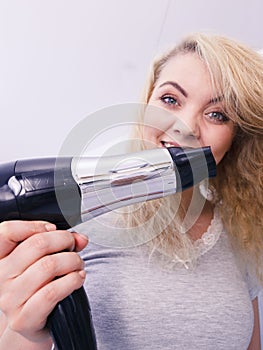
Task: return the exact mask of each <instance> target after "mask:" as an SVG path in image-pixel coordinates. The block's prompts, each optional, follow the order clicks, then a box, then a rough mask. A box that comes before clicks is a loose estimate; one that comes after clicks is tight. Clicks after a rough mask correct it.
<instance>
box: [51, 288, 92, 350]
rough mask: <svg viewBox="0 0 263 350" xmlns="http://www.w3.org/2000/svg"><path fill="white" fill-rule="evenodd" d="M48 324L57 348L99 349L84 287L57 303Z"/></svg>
mask: <svg viewBox="0 0 263 350" xmlns="http://www.w3.org/2000/svg"><path fill="white" fill-rule="evenodd" d="M47 325H48V328H49V329H50V333H51V336H52V338H53V341H54V344H55V346H56V349H58V350H84V349H85V350H97V343H96V337H95V331H94V327H93V322H92V315H91V310H90V305H89V301H88V297H87V295H86V292H85V290H84V288H83V287H81V288H80V289H78V290H75V291H74V292H73V293H72V294H70V295H69V296H68V297H66V298H65V299H63V300H62V301H60V302H59V303H58V304H57V305H56V307H55V309H54V310H53V311H52V313H51V314H50V315H49V318H48V323H47Z"/></svg>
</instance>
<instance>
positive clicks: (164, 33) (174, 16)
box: [0, 0, 263, 162]
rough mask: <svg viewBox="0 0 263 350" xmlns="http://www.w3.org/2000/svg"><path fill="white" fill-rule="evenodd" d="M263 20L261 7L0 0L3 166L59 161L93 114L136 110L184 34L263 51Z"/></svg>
mask: <svg viewBox="0 0 263 350" xmlns="http://www.w3.org/2000/svg"><path fill="white" fill-rule="evenodd" d="M262 13H263V1H262V0H251V1H249V2H247V1H244V0H231V1H229V0H220V1H218V0H216V1H207V0H181V1H179V0H178V1H177V0H132V1H128V0H96V1H90V0H75V1H73V0H45V1H41V0H0V118H1V124H0V128H1V137H0V150H1V151H0V162H1V161H7V160H9V159H17V158H25V157H34V156H45V155H56V154H57V152H58V150H59V149H60V146H61V144H62V142H63V140H64V138H65V137H66V135H67V134H68V133H69V131H70V130H71V129H72V127H73V126H74V125H76V124H77V123H78V122H79V121H80V120H82V118H84V117H85V116H87V115H89V114H90V113H91V112H94V111H97V110H98V109H100V108H103V107H106V106H110V105H113V104H118V103H122V102H137V101H138V99H139V96H140V93H141V90H142V86H143V83H144V80H145V76H146V72H147V69H148V65H149V62H150V61H151V59H152V57H153V56H154V55H155V54H156V53H158V52H160V51H161V50H162V49H164V48H167V47H168V46H170V45H171V44H172V43H174V42H176V41H178V40H179V39H180V38H181V37H182V35H184V34H186V33H189V32H192V31H199V30H202V31H212V32H216V33H219V34H227V35H229V36H232V37H234V38H237V39H239V40H241V41H244V42H245V43H247V44H249V45H251V46H252V47H254V48H262V47H263V35H262ZM98 123H103V121H101V120H98Z"/></svg>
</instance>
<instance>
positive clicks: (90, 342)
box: [0, 147, 216, 350]
mask: <svg viewBox="0 0 263 350" xmlns="http://www.w3.org/2000/svg"><path fill="white" fill-rule="evenodd" d="M214 176H216V164H215V160H214V157H213V155H212V153H211V149H210V147H202V148H196V149H190V148H189V149H182V148H179V147H170V148H157V149H151V150H145V151H141V152H136V153H130V154H124V155H117V156H107V157H82V158H76V157H68V158H67V157H65V158H63V157H61V158H40V159H28V160H18V161H15V162H10V163H4V164H0V221H6V220H15V219H19V220H47V221H50V222H53V223H54V224H56V225H57V228H58V229H68V228H71V227H73V226H75V225H77V224H79V223H82V222H85V221H87V220H89V219H92V218H94V217H95V216H98V215H101V214H103V213H106V212H108V211H111V210H114V209H116V208H119V207H122V206H126V205H130V204H133V203H136V202H142V201H146V200H151V199H155V198H159V197H163V196H166V195H169V194H172V193H175V192H178V191H183V190H185V189H187V188H189V187H192V186H193V185H195V184H197V183H199V182H200V181H202V180H203V179H205V178H210V177H214ZM142 181H143V182H144V183H147V186H141V182H142ZM146 189H147V190H146ZM47 326H48V327H49V329H50V332H51V336H52V338H53V341H54V344H55V347H56V349H57V350H96V349H97V345H96V336H95V330H94V326H93V322H92V315H91V308H90V305H89V301H88V298H87V295H86V293H85V291H84V288H83V287H81V288H80V289H78V290H76V291H74V292H73V293H72V294H71V295H69V296H68V297H66V298H65V299H63V300H62V301H60V302H59V303H58V304H57V305H56V307H55V308H54V310H53V311H52V313H51V314H50V316H49V318H48V323H47Z"/></svg>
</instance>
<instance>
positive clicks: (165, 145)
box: [161, 141, 182, 148]
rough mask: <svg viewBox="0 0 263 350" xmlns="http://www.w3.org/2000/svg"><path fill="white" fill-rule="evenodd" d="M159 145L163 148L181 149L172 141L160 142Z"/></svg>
mask: <svg viewBox="0 0 263 350" xmlns="http://www.w3.org/2000/svg"><path fill="white" fill-rule="evenodd" d="M161 144H162V145H163V147H165V148H169V147H180V148H182V146H181V145H179V144H178V143H176V142H172V141H161Z"/></svg>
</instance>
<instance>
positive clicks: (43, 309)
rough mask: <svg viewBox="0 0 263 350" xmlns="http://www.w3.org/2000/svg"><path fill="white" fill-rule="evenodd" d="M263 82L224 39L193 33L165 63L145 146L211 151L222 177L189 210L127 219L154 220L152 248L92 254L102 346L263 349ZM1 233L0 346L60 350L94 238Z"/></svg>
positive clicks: (184, 201) (251, 57)
mask: <svg viewBox="0 0 263 350" xmlns="http://www.w3.org/2000/svg"><path fill="white" fill-rule="evenodd" d="M262 80H263V60H262V58H261V57H260V55H258V54H257V53H255V52H253V51H252V50H250V49H248V48H246V47H244V46H242V45H239V44H238V43H236V42H234V41H231V40H229V39H226V38H222V37H217V36H206V35H193V36H192V37H189V38H187V39H185V40H184V41H183V42H182V43H181V44H180V45H178V46H177V47H176V48H174V49H172V50H171V51H169V52H168V53H167V54H165V55H164V56H162V57H161V58H159V59H158V60H156V61H155V62H154V64H153V69H152V72H151V75H150V79H149V82H148V85H147V87H146V93H145V99H144V101H143V102H145V103H146V108H145V111H144V120H143V127H140V128H139V130H138V133H139V134H138V135H139V137H141V139H142V144H143V147H146V148H148V147H169V146H171V145H172V146H181V147H199V146H211V148H212V152H213V154H214V157H215V160H216V163H217V168H218V175H217V177H216V178H215V180H213V181H211V183H210V184H209V188H206V186H203V184H202V185H201V186H196V188H193V189H189V190H187V191H185V192H183V193H182V195H181V196H180V202H179V204H178V198H177V197H178V196H176V195H175V196H170V197H167V198H165V199H164V200H162V201H161V200H158V201H154V202H148V203H146V204H144V205H141V206H139V209H137V208H135V209H136V210H134V212H132V213H131V212H129V213H127V214H123V215H126V216H127V220H126V221H127V222H128V223H129V227H133V228H134V230H135V228H136V227H137V225H138V224H139V223H141V222H143V221H147V220H149V217H154V225H153V227H154V229H155V230H156V232H157V234H156V235H154V238H153V239H152V240H151V241H150V242H148V243H147V244H144V245H141V246H138V247H134V248H125V249H121V250H120V249H115V248H114V247H101V246H99V245H96V244H94V243H90V244H89V245H88V247H87V248H86V249H84V250H83V251H82V253H81V257H82V258H83V260H84V261H85V262H86V268H85V271H87V278H86V287H87V293H88V295H89V299H90V303H91V305H92V311H93V319H94V326H95V331H96V335H97V340H98V349H100V350H103V349H113V348H114V349H124V348H126V349H133V350H134V349H162V350H163V349H167V350H168V349H187V350H189V349H250V350H251V349H260V340H259V317H258V309H257V308H258V305H257V296H258V293H259V290H260V277H261V273H262V268H261V266H260V254H262V248H263V239H262V235H261V233H262V221H263V219H262V218H261V215H260V213H261V212H262V202H263V201H262V199H263V198H262V193H263V191H262V180H263V173H262V159H263V156H262V153H263V149H262V130H263V105H262V96H263V81H262ZM157 110H158V113H156V111H157ZM153 111H154V112H153ZM200 188H201V189H200ZM204 197H205V199H204ZM200 203H201V204H200ZM177 208H178V210H177ZM256 213H259V215H257V216H256ZM160 222H161V224H160ZM146 226H147V225H146ZM148 229H149V230H150V229H152V227H150V226H149V228H148ZM0 230H1V231H0V239H1V244H0V247H1V248H0V256H1V261H0V271H1V272H0V308H1V310H2V311H3V315H2V317H1V328H2V336H1V341H0V349H4V348H5V349H6V348H7V347H8V348H9V349H19V348H21V347H22V348H25V349H50V347H51V339H50V337H49V335H48V332H47V331H46V329H45V323H46V318H47V316H48V314H49V313H50V312H51V310H52V308H53V307H54V305H55V304H56V303H57V302H58V301H59V300H61V299H62V298H64V297H65V296H66V295H68V294H69V293H71V292H72V291H73V290H74V289H76V288H78V287H80V285H82V284H83V283H84V278H85V272H84V265H83V260H81V259H80V258H79V255H77V254H76V253H75V252H73V251H72V250H74V249H75V251H79V250H81V249H83V248H84V246H85V245H86V244H87V240H86V239H85V238H84V237H83V236H81V235H78V234H71V233H69V232H66V231H60V232H57V231H54V230H55V228H54V226H52V225H51V224H47V223H43V222H33V223H30V222H9V223H3V224H1V226H0ZM159 231H160V232H159ZM158 233H159V234H158ZM18 243H19V244H18ZM74 247H75V248H74ZM65 250H69V251H70V252H65ZM61 251H64V252H63V253H58V254H53V253H56V252H61ZM57 276H62V277H60V278H59V279H55V280H54V277H57ZM83 331H85V330H83Z"/></svg>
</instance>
